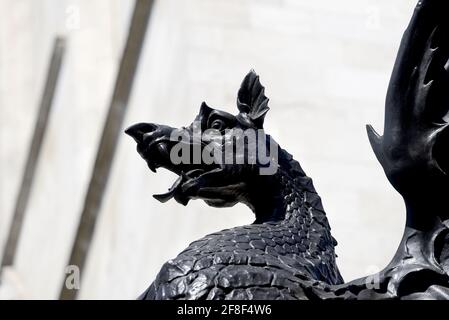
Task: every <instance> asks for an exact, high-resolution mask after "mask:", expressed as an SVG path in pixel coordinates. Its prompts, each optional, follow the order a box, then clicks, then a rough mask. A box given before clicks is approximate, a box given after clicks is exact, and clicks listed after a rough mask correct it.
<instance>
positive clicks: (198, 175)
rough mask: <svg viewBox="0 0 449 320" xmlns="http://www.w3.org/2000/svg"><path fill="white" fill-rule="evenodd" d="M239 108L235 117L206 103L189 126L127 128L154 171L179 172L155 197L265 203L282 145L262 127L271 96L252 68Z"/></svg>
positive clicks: (219, 204)
mask: <svg viewBox="0 0 449 320" xmlns="http://www.w3.org/2000/svg"><path fill="white" fill-rule="evenodd" d="M237 107H238V110H239V113H238V114H237V115H232V114H229V113H227V112H225V111H221V110H217V109H213V108H211V107H209V106H207V104H206V103H204V102H203V104H202V105H201V108H200V111H199V114H198V115H197V116H196V118H195V119H194V121H193V123H192V124H191V125H189V126H188V127H182V128H172V127H169V126H165V125H158V124H153V123H138V124H135V125H133V126H131V127H129V128H128V129H127V130H126V131H125V132H126V133H127V134H128V135H130V136H131V137H133V138H134V140H135V141H136V142H137V151H138V152H139V154H140V155H141V156H142V158H143V159H144V160H145V161H146V162H147V164H148V167H149V168H150V169H151V170H152V171H154V172H156V169H157V168H160V167H162V168H165V169H168V170H170V171H172V172H174V173H176V174H177V175H178V179H177V180H176V181H175V183H174V184H173V186H172V187H171V188H170V189H169V191H168V192H167V193H164V194H160V195H155V196H154V197H155V198H156V199H157V200H159V201H161V202H165V201H168V200H169V199H171V198H174V199H175V200H176V201H178V202H179V203H181V204H183V205H186V204H187V203H188V202H189V200H191V199H203V200H204V201H205V202H206V203H207V204H209V205H211V206H215V207H229V206H233V205H234V204H236V203H238V202H242V203H245V204H247V205H248V206H250V208H251V209H253V211H255V207H256V202H258V203H259V204H260V202H261V201H260V200H257V201H256V199H261V197H262V198H263V197H264V194H263V193H264V192H269V189H270V188H272V179H273V176H274V175H275V174H276V171H277V168H278V163H277V154H278V146H277V144H276V143H275V142H274V141H273V140H272V139H271V137H270V136H268V135H265V132H264V130H263V122H264V118H265V115H266V113H267V111H268V110H269V108H268V98H267V97H266V96H265V94H264V87H263V86H262V85H261V84H260V81H259V77H258V75H257V74H256V73H255V72H254V71H253V70H251V71H250V72H249V73H248V75H247V76H246V77H245V79H244V80H243V82H242V85H241V88H240V90H239V92H238V98H237Z"/></svg>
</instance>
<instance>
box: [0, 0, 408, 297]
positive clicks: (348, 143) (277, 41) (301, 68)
mask: <svg viewBox="0 0 449 320" xmlns="http://www.w3.org/2000/svg"><path fill="white" fill-rule="evenodd" d="M132 4H133V3H132V2H131V1H128V2H124V1H118V0H115V1H112V2H111V1H106V0H103V1H100V0H95V1H87V0H84V1H83V0H79V1H56V0H53V1H51V0H45V1H44V0H39V1H32V0H28V1H26V0H22V1H16V0H15V1H12V0H0V81H1V82H0V90H1V91H0V92H1V94H0V138H1V140H0V141H1V145H0V174H1V176H2V179H0V191H1V192H0V196H1V198H0V241H1V242H0V244H2V243H3V242H4V238H5V234H6V231H7V228H8V224H9V222H10V217H11V214H12V210H13V204H14V201H15V195H16V193H17V189H18V186H19V182H20V176H21V170H22V167H23V163H24V161H25V156H26V150H27V147H28V146H27V143H28V142H29V141H30V134H31V129H32V126H33V121H34V117H35V112H36V110H37V106H38V99H39V96H40V92H41V89H42V85H43V80H44V77H45V71H46V64H47V61H48V57H49V54H50V49H51V42H52V39H53V37H54V35H55V34H57V33H61V32H62V33H64V34H66V35H67V36H68V41H69V47H68V52H67V57H66V58H67V59H66V64H65V65H64V69H63V72H62V74H61V81H60V83H59V87H58V91H57V96H56V99H55V104H54V112H53V114H52V115H51V121H50V124H49V130H48V134H47V136H46V139H45V143H44V146H43V150H42V158H41V161H40V163H39V166H38V172H37V175H36V179H35V183H34V187H33V194H32V197H31V199H30V203H29V208H28V211H27V219H26V222H25V225H24V229H23V234H22V238H21V241H20V245H19V250H18V256H17V263H16V265H15V266H14V268H13V270H12V272H13V273H14V277H12V278H14V279H16V280H14V281H15V282H17V283H19V286H20V288H21V289H20V293H18V294H16V295H17V296H21V297H28V298H57V296H58V292H59V289H60V285H61V282H62V278H63V276H64V267H65V264H66V263H67V259H68V255H69V250H70V248H71V245H72V240H73V236H74V234H75V231H76V226H77V223H78V219H79V214H80V211H81V208H82V201H83V199H84V193H85V189H86V186H87V183H88V181H89V177H90V172H91V169H92V161H93V159H94V157H95V152H96V146H97V143H98V141H99V136H100V134H101V129H102V126H103V118H104V115H105V112H106V109H107V107H108V102H109V98H110V95H111V90H112V87H113V84H114V80H115V73H116V70H117V64H118V61H119V56H120V53H121V49H122V45H123V41H124V36H125V34H126V28H127V25H128V22H129V21H128V19H129V16H130V13H131V9H132ZM414 5H415V0H400V1H399V0H398V1H394V2H393V1H387V0H376V1H374V0H342V1H339V2H338V4H337V3H336V2H335V1H333V0H317V1H306V0H257V1H256V0H253V1H251V0H245V1H242V0H189V1H183V0H158V1H156V5H155V8H154V12H153V15H152V20H151V22H150V26H149V32H148V33H147V38H146V42H145V46H144V51H143V54H142V59H141V61H140V65H139V69H138V73H137V77H136V81H135V86H134V90H133V94H132V97H131V101H130V106H129V112H128V115H127V117H126V119H125V126H126V125H129V124H132V123H135V122H138V121H148V122H157V123H167V124H170V125H173V126H181V125H185V124H188V123H190V122H191V120H192V119H193V117H194V116H195V114H196V112H197V111H198V109H199V106H200V103H201V102H202V101H203V100H206V101H207V102H208V103H209V104H210V105H212V106H214V107H219V108H223V109H225V110H228V111H231V112H235V96H236V92H237V89H238V86H239V84H240V82H241V80H242V79H243V77H244V75H245V74H246V73H247V72H248V71H249V69H251V68H254V69H255V70H256V71H257V72H258V73H259V74H260V75H261V80H262V83H263V84H264V85H265V86H266V88H267V90H266V93H267V95H268V96H269V97H270V99H271V101H270V103H271V104H270V106H271V111H270V112H269V114H268V116H267V120H266V125H265V126H266V129H267V131H268V132H269V133H270V134H272V135H273V136H274V137H275V139H276V140H277V141H278V142H279V143H280V144H281V146H283V147H284V148H286V149H287V150H288V151H289V152H291V153H292V154H293V155H294V156H295V158H296V159H297V160H299V161H300V162H301V164H302V166H303V167H304V169H305V170H306V172H307V173H308V174H309V175H310V176H311V177H312V178H313V179H314V182H315V186H316V188H317V190H318V191H319V193H320V195H321V196H322V198H323V202H324V206H325V209H326V211H327V213H328V217H329V220H330V223H331V226H332V229H333V234H334V236H335V237H336V238H337V240H338V241H339V246H338V247H337V253H338V255H339V259H338V263H339V266H340V269H341V271H342V273H343V276H344V277H345V279H346V280H351V279H354V278H356V277H360V276H363V275H366V274H368V273H370V272H375V271H376V268H382V267H383V266H385V265H386V264H387V263H388V262H389V260H390V259H391V257H392V255H393V254H394V251H395V249H396V247H397V245H398V243H399V240H400V237H401V235H402V228H403V224H404V220H405V217H404V208H403V205H402V201H401V199H400V197H399V195H398V194H396V193H395V191H394V190H393V189H392V187H391V186H390V185H389V184H388V182H387V180H386V178H385V177H384V174H383V172H382V170H381V168H380V165H378V163H377V161H376V160H375V157H374V154H373V153H372V151H371V150H370V147H369V143H368V140H367V137H366V133H365V128H364V126H365V124H366V123H372V124H374V125H375V127H376V128H377V129H379V130H381V129H382V127H383V101H384V98H385V92H386V87H387V84H388V79H389V76H390V72H391V69H392V65H393V62H394V58H395V55H396V52H397V48H398V46H399V41H400V38H401V36H402V32H403V30H404V29H405V27H406V24H407V23H408V20H409V18H410V16H411V13H412V9H413V6H414ZM72 6H73V7H74V8H78V10H79V13H80V25H79V28H77V29H71V28H67V20H66V19H67V14H68V12H69V13H70V12H71V11H70V10H71V9H70V8H72ZM5 8H7V9H8V10H5ZM68 8H69V11H68V12H67V9H68ZM72 9H73V8H72ZM6 11H7V12H6ZM173 178H174V176H173V175H172V174H170V173H166V172H162V171H161V172H159V173H158V174H157V175H155V174H153V173H151V172H150V171H149V170H148V169H147V168H146V166H145V163H144V162H143V161H142V160H141V159H140V157H139V156H138V155H137V153H136V152H135V146H134V143H133V141H131V139H129V137H126V136H125V135H122V136H121V139H120V141H119V146H118V153H117V157H116V159H115V162H114V164H113V171H112V176H111V179H110V182H109V185H108V188H107V191H106V195H105V199H104V205H103V207H102V210H101V213H100V217H99V221H98V225H97V230H96V233H95V236H94V241H93V243H92V247H91V251H90V255H89V257H88V261H87V265H86V270H85V271H84V273H83V274H82V284H81V293H80V297H81V298H130V299H132V298H134V297H136V296H137V295H138V294H139V293H140V292H141V291H143V290H144V289H145V288H146V287H147V286H148V285H149V284H150V282H151V281H152V280H153V278H154V276H155V275H156V273H157V272H158V270H159V268H160V266H161V265H162V263H163V262H164V261H166V260H167V259H169V258H172V257H174V256H175V255H176V254H177V253H178V252H179V251H180V250H182V249H183V248H184V247H185V246H187V244H188V243H189V242H191V241H193V240H195V239H197V238H199V237H201V236H203V235H205V234H206V233H210V232H214V231H217V230H220V229H223V228H227V227H232V226H236V225H240V224H246V223H250V222H252V219H253V217H252V214H251V212H249V210H248V209H247V208H246V207H244V206H236V207H234V208H231V209H213V208H209V207H207V206H206V205H205V204H203V203H201V202H193V203H190V204H189V206H188V207H187V208H184V207H182V206H180V205H178V204H176V203H167V204H164V205H162V204H160V203H158V202H157V201H155V200H154V199H153V198H152V197H151V194H153V193H159V192H163V191H164V190H165V189H166V188H167V187H168V186H169V185H170V183H171V182H172V179H173ZM2 247H3V246H2ZM0 250H1V249H0ZM3 286H4V285H3ZM0 292H1V287H0ZM0 297H1V295H0Z"/></svg>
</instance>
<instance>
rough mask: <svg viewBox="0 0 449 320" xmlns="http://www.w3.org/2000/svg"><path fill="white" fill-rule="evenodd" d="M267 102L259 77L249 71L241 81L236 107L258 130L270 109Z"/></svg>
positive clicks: (252, 71)
mask: <svg viewBox="0 0 449 320" xmlns="http://www.w3.org/2000/svg"><path fill="white" fill-rule="evenodd" d="M268 101H269V99H268V98H267V97H266V96H265V88H264V86H262V85H261V84H260V81H259V76H258V75H257V74H256V72H255V71H254V70H251V71H250V72H249V73H248V74H247V75H246V77H245V79H243V82H242V84H241V86H240V90H239V92H238V95H237V107H238V109H239V111H240V113H246V114H247V115H248V117H249V118H250V119H251V120H252V122H253V123H254V124H255V125H256V126H257V127H258V128H262V127H263V122H264V119H265V115H266V114H267V112H268V110H269V109H270V108H268Z"/></svg>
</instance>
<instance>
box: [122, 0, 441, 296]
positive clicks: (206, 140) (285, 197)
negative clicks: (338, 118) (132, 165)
mask: <svg viewBox="0 0 449 320" xmlns="http://www.w3.org/2000/svg"><path fill="white" fill-rule="evenodd" d="M448 9H449V1H445V0H422V1H420V2H419V3H418V5H417V7H416V9H415V13H414V16H413V18H412V21H411V23H410V25H409V27H408V29H407V30H406V32H405V34H404V37H403V40H402V44H401V47H400V50H399V54H398V57H397V61H396V64H395V67H394V70H393V75H392V78H391V81H390V85H389V89H388V94H387V99H386V108H385V128H384V134H383V136H380V135H379V134H377V133H376V132H375V131H374V129H373V128H372V127H371V126H368V127H367V129H368V135H369V139H370V142H371V145H372V147H373V149H374V152H375V154H376V156H377V158H378V160H379V162H380V163H381V165H382V167H383V168H384V170H385V173H386V175H387V177H388V179H389V181H390V182H391V184H392V185H393V186H394V187H395V188H396V190H397V191H398V192H399V193H400V194H401V195H402V196H403V198H404V201H405V205H406V210H407V222H406V227H405V231H404V236H403V240H402V242H401V244H400V246H399V248H398V250H397V253H396V255H395V257H394V259H393V261H392V262H391V263H390V264H389V265H388V266H387V267H386V268H385V269H384V270H383V271H381V272H380V273H379V274H376V275H372V276H368V277H366V278H362V279H359V280H355V281H352V282H349V283H344V281H343V279H342V277H341V275H340V273H339V271H338V268H337V265H336V262H335V253H334V247H335V245H336V241H335V239H334V238H333V237H332V236H331V232H330V226H329V223H328V221H327V219H326V215H325V212H324V209H323V206H322V204H321V199H320V197H319V196H318V194H317V192H316V190H315V188H314V186H313V183H312V180H311V179H310V178H309V177H308V176H307V175H306V174H305V172H304V170H303V169H302V168H301V166H300V165H299V163H298V162H297V161H295V160H294V159H293V157H292V156H291V155H290V154H289V153H288V152H287V151H285V150H284V149H282V148H281V147H279V146H278V145H277V144H276V143H275V141H274V140H273V138H272V137H270V136H269V135H267V134H265V132H264V130H263V122H264V118H265V115H266V114H267V111H268V98H267V97H266V96H265V94H264V87H263V86H262V85H261V83H260V81H259V77H258V76H257V75H256V73H255V72H254V71H251V72H250V73H249V74H248V75H247V76H246V77H245V79H244V80H243V83H242V85H241V88H240V90H239V92H238V98H237V107H238V111H239V113H238V114H237V115H232V114H229V113H227V112H224V111H220V110H216V109H213V108H210V107H208V106H207V105H206V104H205V103H203V104H202V106H201V109H200V112H199V114H198V116H197V117H196V119H195V121H194V122H193V123H192V124H191V125H190V126H188V127H185V128H184V127H183V128H179V129H174V128H171V127H168V126H164V125H156V124H150V123H139V124H136V125H133V126H131V127H130V128H128V129H127V130H126V133H127V134H129V135H130V136H132V137H133V138H134V139H135V140H136V142H137V150H138V152H139V154H140V155H141V156H142V157H143V158H144V159H145V160H146V162H147V164H148V166H149V168H150V169H151V170H152V171H156V169H157V168H159V167H163V168H166V169H168V170H170V171H173V172H174V173H176V174H178V175H179V178H178V179H177V180H176V182H175V183H174V185H173V186H172V187H171V189H170V190H169V191H168V192H167V193H165V194H162V195H156V196H155V197H156V199H158V200H159V201H162V202H165V201H168V200H169V199H172V198H174V199H175V200H176V201H177V202H179V203H181V204H183V205H187V203H188V202H189V200H191V199H203V200H204V201H205V202H206V203H207V204H208V205H211V206H215V207H227V206H233V205H235V204H236V203H239V202H240V203H244V204H246V205H247V206H248V207H249V208H250V209H251V210H252V211H253V212H254V214H255V217H256V219H255V222H254V223H253V224H251V225H246V226H241V227H236V228H233V229H229V230H223V231H220V232H216V233H213V234H210V235H208V236H206V237H204V238H202V239H200V240H197V241H195V242H193V243H192V244H190V245H189V247H188V248H187V249H185V250H184V251H183V252H181V253H180V254H179V255H178V256H177V257H176V258H175V259H173V260H170V261H168V262H167V263H165V264H164V265H163V266H162V269H161V271H160V272H159V274H158V276H157V278H156V280H155V281H154V282H153V283H152V284H151V286H150V287H149V289H148V290H147V291H146V292H144V293H143V294H142V296H141V297H140V298H141V299H314V300H320V299H449V209H448V208H449V175H448V173H449V152H448V151H449V150H448V148H449V129H448V127H449V124H448V122H449V19H448V13H449V11H448ZM198 132H200V133H201V134H200V135H198V134H197V133H198ZM195 135H196V136H195ZM189 151H190V152H189ZM226 151H228V152H226ZM195 155H201V156H200V157H197V159H195ZM175 158H176V159H175ZM192 158H193V159H192ZM273 168H274V169H273Z"/></svg>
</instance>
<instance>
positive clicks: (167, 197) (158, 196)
mask: <svg viewBox="0 0 449 320" xmlns="http://www.w3.org/2000/svg"><path fill="white" fill-rule="evenodd" d="M183 180H184V176H183V175H180V176H179V177H178V179H176V181H175V183H173V185H172V186H171V188H170V189H169V190H168V192H166V193H162V194H155V195H153V197H154V198H155V199H156V200H158V201H160V202H162V203H165V202H167V201H168V200H170V199H171V198H173V197H174V196H175V193H176V189H177V188H178V187H179V186H180V185H181V183H182V181H183Z"/></svg>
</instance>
